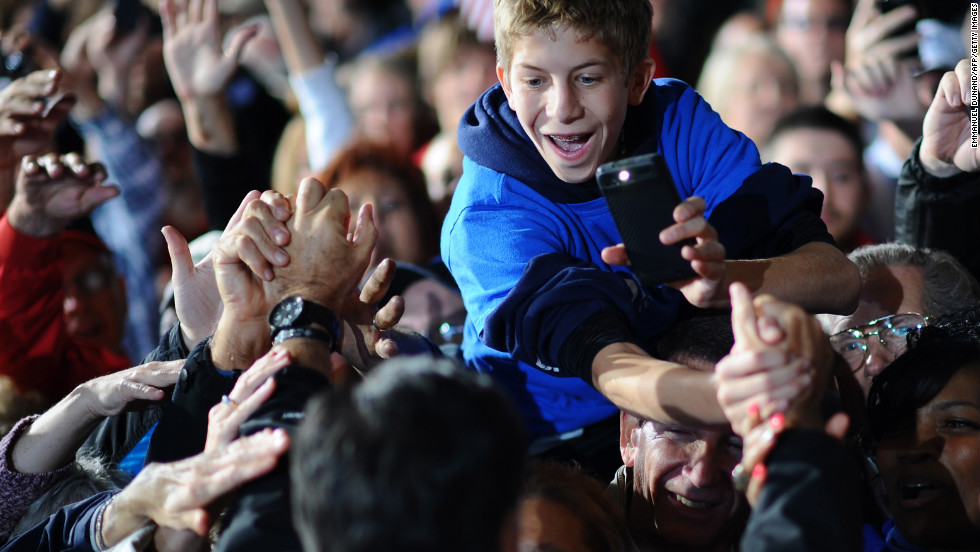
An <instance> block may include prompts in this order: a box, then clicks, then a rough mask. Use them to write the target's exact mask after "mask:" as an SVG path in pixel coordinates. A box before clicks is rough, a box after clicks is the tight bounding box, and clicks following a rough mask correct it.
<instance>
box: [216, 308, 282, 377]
mask: <svg viewBox="0 0 980 552" xmlns="http://www.w3.org/2000/svg"><path fill="white" fill-rule="evenodd" d="M225 313H227V310H226V311H225ZM210 349H211V363H212V364H214V367H215V368H217V369H219V370H245V369H247V368H248V367H249V366H251V365H252V363H254V362H255V360H256V359H257V358H259V357H261V356H262V355H264V354H265V353H266V351H268V350H269V325H268V323H267V322H266V321H265V319H261V318H260V319H249V320H244V321H240V320H231V319H230V317H226V316H225V315H224V313H223V314H222V317H221V319H220V320H219V321H218V326H217V328H216V329H215V331H214V337H213V338H212V340H211V347H210Z"/></svg>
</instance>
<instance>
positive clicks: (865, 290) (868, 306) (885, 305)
mask: <svg viewBox="0 0 980 552" xmlns="http://www.w3.org/2000/svg"><path fill="white" fill-rule="evenodd" d="M923 286H924V283H923V274H922V268H920V267H918V266H906V265H893V266H885V267H880V268H876V269H874V270H871V271H869V272H868V274H867V276H865V277H864V279H863V280H862V281H861V294H860V296H859V298H858V308H857V310H855V311H854V313H853V314H852V315H850V316H839V317H835V318H834V319H833V320H834V323H833V324H832V327H831V331H830V333H831V335H833V334H836V333H838V332H842V331H844V330H846V329H849V328H861V327H863V326H864V325H865V324H867V323H868V322H870V321H872V320H876V319H878V318H881V317H883V316H888V315H890V314H898V313H907V312H916V313H919V314H923V315H928V314H929V313H927V312H924V310H925V305H924V302H925V299H924V297H923V291H922V289H923ZM896 356H897V355H896V354H895V353H893V352H890V351H888V350H887V349H886V348H885V347H884V346H883V345H882V344H881V341H880V340H879V339H877V338H876V336H870V337H869V338H868V350H867V355H866V357H865V358H864V359H863V361H860V362H856V363H854V364H851V369H853V370H856V371H855V372H854V376H855V378H856V379H857V382H858V384H859V385H860V386H861V388H862V389H863V391H864V395H865V396H867V395H868V390H869V389H871V380H872V378H874V377H875V376H876V375H878V374H879V373H881V371H882V370H884V368H885V367H886V366H888V365H889V364H891V362H892V361H893V360H895V357H896ZM855 364H856V365H855Z"/></svg>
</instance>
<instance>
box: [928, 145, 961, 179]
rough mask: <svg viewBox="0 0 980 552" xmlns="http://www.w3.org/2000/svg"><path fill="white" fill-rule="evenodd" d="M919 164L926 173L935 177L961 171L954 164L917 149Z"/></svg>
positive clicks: (948, 175) (943, 176) (944, 176)
mask: <svg viewBox="0 0 980 552" xmlns="http://www.w3.org/2000/svg"><path fill="white" fill-rule="evenodd" d="M919 166H920V167H922V170H924V171H925V172H926V173H928V174H929V175H930V176H933V177H935V178H949V177H952V176H956V175H957V174H959V173H961V172H963V171H961V170H960V169H959V168H958V167H957V166H956V165H954V164H952V163H946V162H944V161H941V160H940V159H939V158H938V157H935V156H932V155H929V153H928V152H923V151H922V150H921V149H920V150H919Z"/></svg>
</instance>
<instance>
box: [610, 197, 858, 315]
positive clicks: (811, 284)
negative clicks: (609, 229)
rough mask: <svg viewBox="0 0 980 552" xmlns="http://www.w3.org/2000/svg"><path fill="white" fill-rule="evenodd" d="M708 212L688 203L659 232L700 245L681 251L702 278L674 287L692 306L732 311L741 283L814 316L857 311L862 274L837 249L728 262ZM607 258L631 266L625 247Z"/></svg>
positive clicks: (667, 240)
mask: <svg viewBox="0 0 980 552" xmlns="http://www.w3.org/2000/svg"><path fill="white" fill-rule="evenodd" d="M704 209H705V203H704V200H703V199H701V198H700V197H696V196H695V197H691V198H688V199H687V200H685V201H683V202H682V203H681V204H680V205H678V206H677V208H676V209H675V210H674V220H675V224H674V225H673V226H670V227H668V228H666V229H664V230H663V231H662V232H661V233H660V240H661V241H662V242H663V243H664V244H666V245H671V244H676V243H679V242H681V241H684V240H686V239H689V238H694V239H696V240H697V243H696V245H694V246H690V245H687V246H684V248H683V249H682V251H681V254H682V255H683V257H684V258H685V259H687V260H688V261H690V262H691V268H693V269H694V271H695V272H696V273H697V276H696V277H694V278H691V279H689V280H683V281H678V282H671V283H670V284H669V285H670V286H671V287H674V288H677V289H678V290H680V291H681V293H683V294H684V297H685V298H686V299H687V300H688V302H690V303H691V304H692V305H695V306H697V307H702V308H727V307H728V306H729V305H730V301H729V295H728V287H729V286H730V285H731V284H732V283H733V282H742V283H744V284H745V285H747V286H748V287H749V289H750V290H751V291H752V293H754V294H763V293H766V294H769V295H772V296H774V297H778V298H779V299H781V300H783V301H787V302H790V303H795V304H797V305H800V306H802V307H803V308H805V309H807V310H809V311H811V312H834V313H841V314H845V313H850V312H852V311H853V310H854V309H855V308H856V307H857V297H858V291H859V289H860V285H861V279H860V274H859V273H858V269H857V267H856V266H855V265H854V263H852V262H850V261H849V260H847V257H846V256H845V255H844V254H843V253H842V252H841V251H840V250H839V249H837V248H836V247H834V246H832V245H830V244H826V243H822V242H810V243H807V244H804V245H802V246H800V247H799V248H797V249H796V250H795V251H792V252H790V253H787V254H785V255H781V256H778V257H771V258H768V259H752V260H726V259H725V248H724V246H722V245H721V243H719V242H718V233H717V232H716V231H715V229H714V228H713V227H712V226H711V224H710V223H708V221H707V220H706V219H705V217H704ZM602 259H603V260H604V261H606V262H607V263H609V264H615V265H626V264H629V259H628V258H627V256H626V249H625V247H623V245H622V244H619V245H616V246H612V247H607V248H605V249H604V250H603V251H602Z"/></svg>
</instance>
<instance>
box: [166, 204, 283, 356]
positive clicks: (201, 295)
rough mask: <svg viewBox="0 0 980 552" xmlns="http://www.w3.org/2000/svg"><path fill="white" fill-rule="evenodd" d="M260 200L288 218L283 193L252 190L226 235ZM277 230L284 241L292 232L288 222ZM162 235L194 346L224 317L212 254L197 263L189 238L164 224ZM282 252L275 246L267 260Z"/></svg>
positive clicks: (183, 324)
mask: <svg viewBox="0 0 980 552" xmlns="http://www.w3.org/2000/svg"><path fill="white" fill-rule="evenodd" d="M258 199H261V200H262V201H263V202H265V203H266V204H267V205H268V206H269V208H270V209H272V210H273V211H272V212H273V213H274V215H275V217H276V218H277V219H278V220H279V221H283V220H286V219H288V218H289V216H290V213H289V204H288V202H286V200H285V198H283V197H282V196H281V195H280V194H277V193H275V192H271V191H266V192H264V193H263V194H261V196H260V194H259V192H258V191H252V192H249V193H248V194H247V195H246V196H245V198H244V199H243V200H242V203H241V204H240V205H239V206H238V210H237V211H235V214H234V215H232V217H231V219H230V220H229V221H228V225H227V226H226V227H225V230H224V234H229V235H230V234H231V233H232V232H233V229H234V228H235V227H236V226H237V225H238V224H239V223H240V222H241V220H242V216H243V215H244V214H245V209H246V208H247V207H248V205H249V204H250V203H251V202H252V201H255V200H258ZM276 230H277V231H278V232H280V234H279V237H278V238H277V239H280V240H285V241H284V242H283V243H285V242H288V239H289V234H288V233H287V232H286V230H285V225H279V226H277V228H276ZM163 236H164V238H165V239H166V240H167V250H168V251H169V252H170V264H171V266H172V267H173V276H172V278H173V285H174V306H175V307H176V311H177V318H178V319H179V320H180V330H181V335H182V337H183V339H184V344H185V345H186V346H187V348H193V347H194V345H196V344H197V343H198V342H199V341H201V340H202V339H204V338H205V337H207V336H209V335H211V334H213V333H214V331H215V329H216V328H217V324H218V320H219V318H220V317H221V312H222V303H221V296H220V295H219V293H218V283H217V281H216V280H215V275H214V264H213V262H212V253H210V252H209V253H208V254H207V256H205V257H204V258H203V259H201V261H200V262H198V263H197V264H194V261H193V259H192V257H191V252H190V249H189V247H188V245H187V240H186V239H184V236H182V235H181V234H180V232H178V231H177V229H176V228H173V227H170V226H167V227H164V228H163ZM270 239H271V238H270ZM280 253H282V254H285V253H284V252H283V251H282V250H281V249H279V248H278V247H277V248H275V249H273V250H272V252H271V255H272V256H270V258H269V259H266V262H272V261H273V260H274V259H275V255H276V254H280ZM263 272H264V269H263Z"/></svg>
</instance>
